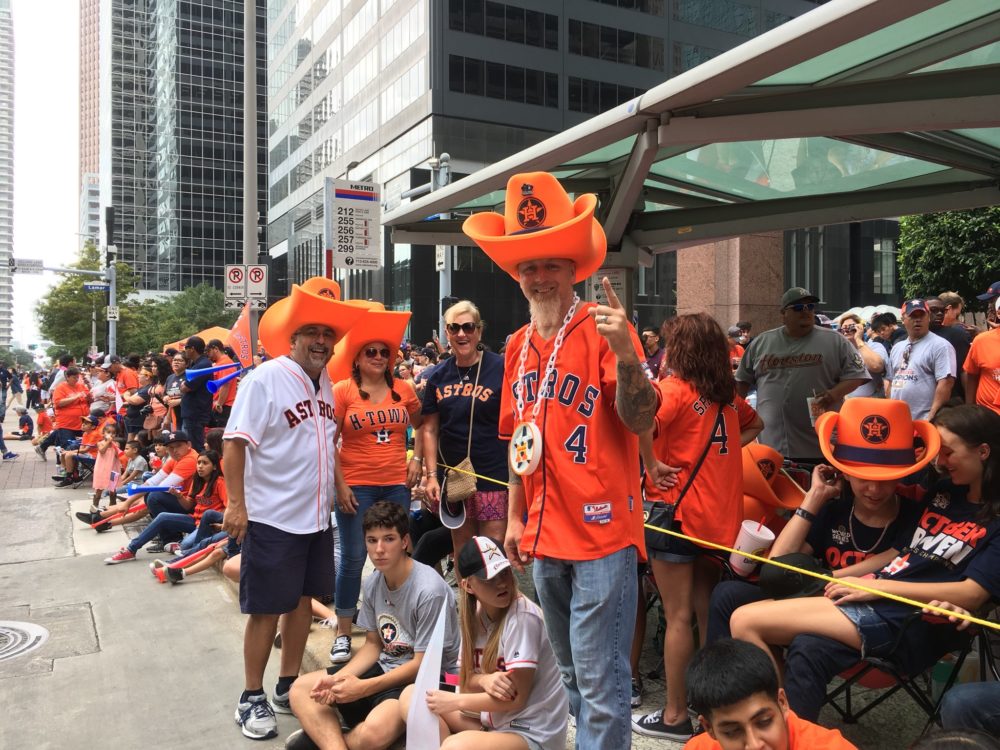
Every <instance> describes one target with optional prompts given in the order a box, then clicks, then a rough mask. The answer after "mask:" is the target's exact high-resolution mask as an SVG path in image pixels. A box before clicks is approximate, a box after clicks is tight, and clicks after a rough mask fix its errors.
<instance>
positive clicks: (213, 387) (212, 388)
mask: <svg viewBox="0 0 1000 750" xmlns="http://www.w3.org/2000/svg"><path fill="white" fill-rule="evenodd" d="M248 369H249V368H248ZM242 374H243V370H237V371H236V372H231V373H229V374H228V375H226V376H225V377H222V378H219V379H218V380H209V381H208V382H207V383H206V384H205V387H206V388H208V392H209V393H218V392H219V389H220V388H221V387H222V386H224V385H225V384H226V383H228V382H229V381H230V380H232V379H233V378H238V377H239V376H240V375H242Z"/></svg>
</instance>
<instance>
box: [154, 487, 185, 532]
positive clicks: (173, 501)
mask: <svg viewBox="0 0 1000 750" xmlns="http://www.w3.org/2000/svg"><path fill="white" fill-rule="evenodd" d="M146 507H147V508H148V509H149V515H151V516H152V517H153V518H156V517H157V516H158V515H160V514H161V513H183V514H185V515H190V513H189V512H188V511H187V510H186V509H185V508H184V506H183V505H181V503H180V500H178V499H177V497H176V496H175V495H171V494H170V493H169V492H150V493H149V494H148V495H146ZM191 528H194V527H193V526H192V527H191Z"/></svg>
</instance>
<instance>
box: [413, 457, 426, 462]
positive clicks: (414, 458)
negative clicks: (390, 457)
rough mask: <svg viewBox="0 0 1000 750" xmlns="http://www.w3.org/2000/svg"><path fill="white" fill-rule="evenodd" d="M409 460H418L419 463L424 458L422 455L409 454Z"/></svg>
mask: <svg viewBox="0 0 1000 750" xmlns="http://www.w3.org/2000/svg"><path fill="white" fill-rule="evenodd" d="M410 460H411V461H420V462H421V463H423V461H424V458H423V456H411V457H410Z"/></svg>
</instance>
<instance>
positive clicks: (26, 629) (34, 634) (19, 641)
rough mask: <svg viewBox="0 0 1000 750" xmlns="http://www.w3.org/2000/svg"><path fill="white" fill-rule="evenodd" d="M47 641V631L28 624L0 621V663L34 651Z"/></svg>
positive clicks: (39, 626)
mask: <svg viewBox="0 0 1000 750" xmlns="http://www.w3.org/2000/svg"><path fill="white" fill-rule="evenodd" d="M48 639H49V631H48V630H46V629H45V628H43V627H42V626H41V625H35V624H34V623H30V622H14V621H11V620H0V661H6V660H7V659H13V658H14V657H15V656H21V655H22V654H26V653H28V652H29V651H34V650H35V649H36V648H38V647H39V646H41V645H42V644H43V643H45V641H47V640H48Z"/></svg>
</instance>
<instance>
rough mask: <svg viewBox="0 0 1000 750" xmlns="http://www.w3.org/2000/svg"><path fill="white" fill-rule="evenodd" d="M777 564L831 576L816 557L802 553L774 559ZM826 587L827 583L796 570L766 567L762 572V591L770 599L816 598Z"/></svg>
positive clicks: (772, 566) (775, 566) (773, 566)
mask: <svg viewBox="0 0 1000 750" xmlns="http://www.w3.org/2000/svg"><path fill="white" fill-rule="evenodd" d="M774 559H775V561H776V562H782V563H785V564H786V565H791V566H793V567H796V568H799V569H801V570H808V571H809V572H811V573H823V574H824V575H830V571H829V570H827V569H826V568H824V567H823V566H822V565H820V564H819V562H818V561H817V560H816V558H815V557H813V556H812V555H807V554H805V553H802V552H792V553H789V554H787V555H779V556H778V557H776V558H774ZM825 587H826V581H823V580H821V579H819V578H813V577H812V576H809V575H803V574H802V573H798V572H796V571H794V570H787V569H786V568H779V567H778V566H777V565H765V566H764V567H763V568H762V569H761V571H760V590H761V593H763V594H765V595H766V596H767V598H769V599H795V598H798V597H800V596H816V595H818V594H819V593H820V592H822V591H823V589H824V588H825Z"/></svg>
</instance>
